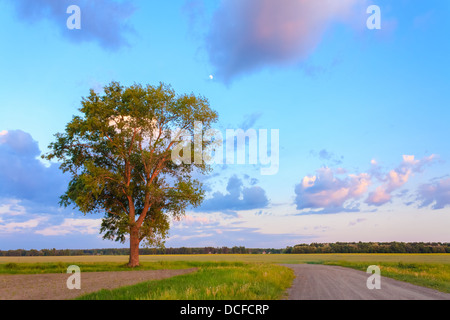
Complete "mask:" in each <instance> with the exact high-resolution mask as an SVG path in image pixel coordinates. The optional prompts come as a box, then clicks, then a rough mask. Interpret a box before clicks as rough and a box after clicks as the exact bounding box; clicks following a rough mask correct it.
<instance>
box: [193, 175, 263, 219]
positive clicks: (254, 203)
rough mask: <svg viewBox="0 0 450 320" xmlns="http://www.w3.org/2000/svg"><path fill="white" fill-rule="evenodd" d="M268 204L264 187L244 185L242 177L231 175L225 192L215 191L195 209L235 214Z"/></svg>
mask: <svg viewBox="0 0 450 320" xmlns="http://www.w3.org/2000/svg"><path fill="white" fill-rule="evenodd" d="M268 204H269V200H268V198H267V195H266V191H265V190H264V189H262V188H261V187H259V186H251V187H244V183H243V181H242V179H239V178H238V177H237V176H232V177H231V178H230V179H229V180H228V184H227V193H225V194H224V193H222V192H215V193H214V194H213V195H212V197H211V198H209V199H207V200H205V201H204V202H203V204H202V205H201V207H199V208H198V209H197V211H202V212H217V211H222V212H224V213H232V214H235V211H238V210H251V209H261V208H265V207H267V205H268Z"/></svg>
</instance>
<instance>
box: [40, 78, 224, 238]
mask: <svg viewBox="0 0 450 320" xmlns="http://www.w3.org/2000/svg"><path fill="white" fill-rule="evenodd" d="M81 104H82V107H81V108H80V109H79V111H80V113H81V115H79V116H74V117H73V119H72V121H70V122H69V123H68V124H67V126H66V130H65V133H58V134H56V141H55V142H53V143H51V144H50V146H49V149H50V150H51V151H50V152H49V153H48V154H47V155H45V156H44V158H45V159H47V160H53V159H57V160H59V161H60V162H61V166H60V168H61V169H62V171H63V172H65V173H68V174H70V175H71V177H72V180H71V181H70V183H69V185H68V189H67V191H66V193H65V194H64V195H62V196H61V205H63V206H66V207H67V206H70V205H74V206H75V207H76V208H78V209H79V210H80V211H81V212H82V213H84V214H87V213H102V214H104V219H103V221H102V225H101V230H100V231H101V232H102V233H103V235H104V238H106V239H111V240H112V239H114V240H116V241H120V242H122V243H123V242H124V241H125V236H126V235H127V234H129V235H131V236H132V237H138V240H139V242H140V241H142V240H144V241H145V242H146V244H148V245H149V246H151V245H161V244H162V243H163V241H164V239H165V238H166V236H167V233H168V230H169V226H170V218H171V217H172V218H175V219H179V218H180V217H181V216H182V215H183V214H184V212H185V210H186V208H187V207H188V206H193V207H196V206H198V205H200V203H201V202H202V200H203V197H204V194H203V191H202V189H201V184H200V182H199V181H197V180H196V179H194V174H195V173H201V174H204V173H207V172H209V170H210V168H209V167H208V166H207V165H206V164H205V163H204V162H202V163H193V164H184V163H182V164H175V163H174V162H173V161H172V151H173V149H174V146H175V145H176V143H175V141H174V139H173V138H174V137H173V135H174V133H177V132H180V131H179V130H178V129H182V130H184V132H187V133H189V134H191V135H193V134H194V122H196V121H200V122H202V130H203V131H206V130H208V129H210V127H211V124H212V123H214V122H215V121H217V113H216V112H215V111H213V110H211V109H210V107H209V103H208V101H207V100H206V99H205V98H203V97H197V96H195V95H193V94H191V95H179V96H177V95H176V94H175V92H174V90H173V89H172V88H171V87H170V86H167V85H165V84H162V83H161V84H160V85H159V86H150V85H147V86H145V87H144V86H142V85H138V84H135V85H133V86H131V87H128V88H125V87H123V86H121V85H120V84H119V83H117V82H112V83H111V84H110V85H108V86H106V87H105V88H104V94H103V95H99V94H97V93H95V92H94V91H93V90H91V92H90V95H89V96H88V97H86V98H83V99H82V102H81ZM207 146H208V142H206V141H205V142H203V145H202V147H203V148H207Z"/></svg>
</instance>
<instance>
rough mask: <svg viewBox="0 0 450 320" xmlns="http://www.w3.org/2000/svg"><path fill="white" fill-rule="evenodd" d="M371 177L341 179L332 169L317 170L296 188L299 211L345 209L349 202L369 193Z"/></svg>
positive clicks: (348, 176) (356, 176)
mask: <svg viewBox="0 0 450 320" xmlns="http://www.w3.org/2000/svg"><path fill="white" fill-rule="evenodd" d="M370 179H371V178H370V175H369V174H367V173H361V174H358V175H352V174H349V175H347V177H345V178H343V179H340V178H336V177H335V176H334V173H333V170H332V169H330V168H322V169H319V170H317V174H316V175H314V176H306V177H304V178H303V180H302V182H301V184H299V185H297V186H296V189H295V193H296V194H297V197H296V204H297V209H300V210H301V209H306V208H310V209H315V208H325V209H337V208H339V209H343V210H344V205H345V203H346V202H347V201H348V200H356V199H358V198H359V197H361V196H362V195H363V194H365V193H366V192H367V188H368V187H369V185H370V184H371V181H370Z"/></svg>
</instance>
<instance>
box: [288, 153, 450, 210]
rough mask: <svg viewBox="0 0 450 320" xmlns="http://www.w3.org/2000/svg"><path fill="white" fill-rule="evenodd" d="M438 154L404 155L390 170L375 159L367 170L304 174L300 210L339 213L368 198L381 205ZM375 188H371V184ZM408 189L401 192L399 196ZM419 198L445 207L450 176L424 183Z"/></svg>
mask: <svg viewBox="0 0 450 320" xmlns="http://www.w3.org/2000/svg"><path fill="white" fill-rule="evenodd" d="M436 158H437V157H436V155H431V156H429V157H424V158H422V159H420V160H418V159H416V158H415V156H413V155H404V156H403V161H402V162H401V163H400V165H399V166H398V167H397V168H396V169H393V170H390V171H388V172H387V173H382V170H381V168H380V167H379V165H378V163H377V162H376V161H375V160H372V161H371V163H372V168H371V170H370V171H369V172H367V173H359V174H348V173H347V171H346V170H343V169H342V168H338V169H336V170H333V169H330V168H328V167H324V168H321V169H318V170H317V171H316V174H315V175H308V176H305V177H304V178H303V179H302V181H301V183H300V184H297V185H296V187H295V194H296V198H295V204H296V206H297V209H298V210H304V209H311V210H316V209H320V210H319V211H313V213H338V212H349V211H356V210H358V211H359V203H358V200H360V199H361V198H365V201H364V202H365V203H366V204H367V205H370V206H376V207H380V206H382V205H384V204H386V203H389V202H391V201H392V199H393V197H394V195H393V193H394V191H397V190H399V189H401V188H402V187H403V186H404V185H405V184H406V183H407V182H408V181H409V180H410V179H411V177H412V176H413V175H414V174H415V173H419V172H422V171H423V169H424V168H425V166H426V165H428V164H430V163H432V162H433V161H434V160H435V159H436ZM372 186H373V187H374V189H372V190H370V189H371V187H372ZM404 194H405V193H404V192H403V193H400V196H402V195H404ZM418 200H419V201H421V207H425V206H429V205H431V204H434V205H433V208H435V209H438V208H443V207H445V206H446V205H449V204H450V179H447V180H444V179H443V180H439V181H437V182H434V183H432V184H425V185H422V186H421V187H420V189H419V196H418Z"/></svg>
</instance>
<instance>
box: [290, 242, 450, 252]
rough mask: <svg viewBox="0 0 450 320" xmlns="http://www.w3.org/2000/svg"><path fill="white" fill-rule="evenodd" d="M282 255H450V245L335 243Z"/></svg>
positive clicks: (301, 247) (303, 246)
mask: <svg viewBox="0 0 450 320" xmlns="http://www.w3.org/2000/svg"><path fill="white" fill-rule="evenodd" d="M284 253H293V254H295V253H297V254H298V253H450V243H440V242H427V243H424V242H407V243H405V242H336V243H311V244H298V245H295V246H293V247H287V248H286V249H285V250H284Z"/></svg>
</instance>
